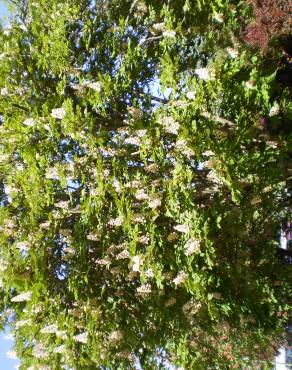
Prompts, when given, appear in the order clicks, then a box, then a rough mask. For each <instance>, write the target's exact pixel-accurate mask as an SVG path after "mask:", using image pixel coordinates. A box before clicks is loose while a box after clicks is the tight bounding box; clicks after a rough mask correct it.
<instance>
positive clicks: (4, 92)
mask: <svg viewBox="0 0 292 370" xmlns="http://www.w3.org/2000/svg"><path fill="white" fill-rule="evenodd" d="M8 94H9V91H8V88H7V87H2V89H1V90H0V95H2V96H6V95H8Z"/></svg>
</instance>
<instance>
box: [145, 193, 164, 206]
mask: <svg viewBox="0 0 292 370" xmlns="http://www.w3.org/2000/svg"><path fill="white" fill-rule="evenodd" d="M148 206H149V208H152V209H155V208H157V207H160V206H161V199H160V196H159V195H153V196H151V197H150V200H149V202H148Z"/></svg>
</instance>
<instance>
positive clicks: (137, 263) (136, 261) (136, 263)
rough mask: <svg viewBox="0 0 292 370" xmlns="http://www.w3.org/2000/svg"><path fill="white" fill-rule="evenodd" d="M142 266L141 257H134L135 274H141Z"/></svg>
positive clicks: (133, 268)
mask: <svg viewBox="0 0 292 370" xmlns="http://www.w3.org/2000/svg"><path fill="white" fill-rule="evenodd" d="M141 265H142V261H141V258H140V257H139V256H134V257H133V267H132V270H133V271H135V272H139V271H140V266H141Z"/></svg>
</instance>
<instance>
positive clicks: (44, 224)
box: [39, 221, 51, 230]
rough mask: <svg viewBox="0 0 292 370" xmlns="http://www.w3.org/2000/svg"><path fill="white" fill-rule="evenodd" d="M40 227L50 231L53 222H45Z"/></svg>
mask: <svg viewBox="0 0 292 370" xmlns="http://www.w3.org/2000/svg"><path fill="white" fill-rule="evenodd" d="M39 226H40V228H41V229H45V230H49V229H50V227H51V222H50V221H45V222H42V223H40V225H39Z"/></svg>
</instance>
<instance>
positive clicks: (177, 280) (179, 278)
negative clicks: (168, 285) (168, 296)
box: [173, 271, 187, 286]
mask: <svg viewBox="0 0 292 370" xmlns="http://www.w3.org/2000/svg"><path fill="white" fill-rule="evenodd" d="M186 277H187V274H186V273H185V272H184V271H180V272H179V273H178V275H177V277H176V278H174V279H173V283H174V285H175V286H181V285H182V284H183V283H184V281H185V280H186Z"/></svg>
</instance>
